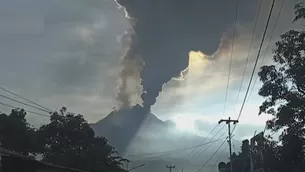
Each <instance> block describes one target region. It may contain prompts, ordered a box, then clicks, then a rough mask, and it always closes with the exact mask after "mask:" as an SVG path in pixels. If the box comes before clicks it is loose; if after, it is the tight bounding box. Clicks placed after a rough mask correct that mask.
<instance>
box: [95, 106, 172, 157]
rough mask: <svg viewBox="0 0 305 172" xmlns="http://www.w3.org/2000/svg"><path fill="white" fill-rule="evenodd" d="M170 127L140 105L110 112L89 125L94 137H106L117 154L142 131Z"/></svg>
mask: <svg viewBox="0 0 305 172" xmlns="http://www.w3.org/2000/svg"><path fill="white" fill-rule="evenodd" d="M169 126H170V125H169V123H167V122H163V121H162V120H160V119H159V118H157V117H156V116H155V115H154V114H152V113H151V112H150V111H147V110H146V109H145V108H143V107H142V106H140V105H136V106H134V107H132V108H123V109H120V110H115V111H112V112H111V113H110V114H109V115H107V116H106V117H105V118H103V119H101V120H99V121H98V122H96V123H94V124H91V127H92V128H93V130H94V131H95V134H96V136H103V137H106V138H107V139H108V141H109V143H110V144H111V145H113V146H114V147H115V148H116V149H117V150H118V151H119V152H124V151H125V149H126V148H127V147H128V145H129V144H130V142H131V141H132V140H133V139H134V138H135V137H136V136H137V135H138V134H139V133H141V132H143V131H154V132H157V133H159V132H161V131H160V130H164V129H165V128H168V127H169Z"/></svg>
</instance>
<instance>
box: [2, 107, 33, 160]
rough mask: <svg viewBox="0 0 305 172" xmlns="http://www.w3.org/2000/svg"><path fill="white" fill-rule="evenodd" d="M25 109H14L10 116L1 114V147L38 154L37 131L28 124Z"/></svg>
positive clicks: (24, 153) (21, 152) (23, 152)
mask: <svg viewBox="0 0 305 172" xmlns="http://www.w3.org/2000/svg"><path fill="white" fill-rule="evenodd" d="M25 116H26V112H25V111H24V110H23V109H13V110H12V111H11V113H10V114H9V115H6V114H0V144H1V147H3V148H5V149H9V150H11V151H14V152H17V153H20V154H23V155H25V156H28V155H31V154H36V153H37V151H38V150H37V148H38V146H37V145H36V141H37V136H36V129H35V128H34V127H32V126H30V124H29V123H27V121H26V119H25Z"/></svg>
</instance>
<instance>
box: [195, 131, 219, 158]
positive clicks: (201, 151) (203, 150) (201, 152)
mask: <svg viewBox="0 0 305 172" xmlns="http://www.w3.org/2000/svg"><path fill="white" fill-rule="evenodd" d="M224 127H225V125H223V126H222V128H221V129H220V130H218V131H217V133H216V134H215V135H214V137H212V138H211V140H213V139H214V138H215V137H216V136H217V135H218V134H219V133H220V132H221V131H222V130H223V129H224ZM224 135H225V133H222V135H220V136H219V137H218V139H219V138H221V137H223V136H224ZM211 146H212V145H209V146H208V147H206V148H204V149H201V150H200V151H199V152H198V154H196V156H199V155H201V154H203V153H204V152H205V151H206V150H208V149H209V148H210V147H211Z"/></svg>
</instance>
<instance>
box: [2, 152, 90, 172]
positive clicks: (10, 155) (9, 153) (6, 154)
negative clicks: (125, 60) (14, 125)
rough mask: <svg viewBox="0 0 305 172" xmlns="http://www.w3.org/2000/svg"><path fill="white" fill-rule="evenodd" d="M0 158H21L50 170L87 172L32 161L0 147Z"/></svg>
mask: <svg viewBox="0 0 305 172" xmlns="http://www.w3.org/2000/svg"><path fill="white" fill-rule="evenodd" d="M0 156H8V157H15V158H22V159H24V160H26V161H32V162H34V163H37V164H38V165H42V166H48V167H51V168H58V169H62V170H67V171H71V172H87V171H84V170H78V169H74V168H70V167H64V166H59V165H54V164H51V163H47V162H43V161H38V160H35V159H32V158H30V157H27V156H24V155H22V154H19V153H16V152H13V151H10V150H8V149H5V148H3V147H0Z"/></svg>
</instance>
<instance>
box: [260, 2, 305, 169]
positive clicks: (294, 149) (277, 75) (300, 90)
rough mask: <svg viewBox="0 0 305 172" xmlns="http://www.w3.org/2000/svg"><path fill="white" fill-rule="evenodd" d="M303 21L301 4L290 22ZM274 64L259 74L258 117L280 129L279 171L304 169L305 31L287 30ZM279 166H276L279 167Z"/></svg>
mask: <svg viewBox="0 0 305 172" xmlns="http://www.w3.org/2000/svg"><path fill="white" fill-rule="evenodd" d="M302 19H305V6H304V3H299V4H297V5H296V6H295V18H294V22H296V21H300V20H302ZM273 61H274V65H266V66H263V67H262V68H261V70H260V72H259V77H260V80H261V81H262V82H263V85H262V87H261V89H260V90H259V95H260V96H262V97H264V98H265V101H264V102H263V103H262V105H261V106H260V112H259V113H260V114H261V113H267V114H271V115H273V118H272V119H271V120H269V121H267V126H268V128H269V129H271V130H273V131H278V130H279V129H282V130H283V132H282V134H281V136H280V138H279V140H280V141H281V144H282V146H281V147H280V149H279V152H280V153H279V154H280V155H281V156H280V160H281V162H282V163H285V166H282V168H281V170H282V171H287V170H288V171H298V170H302V171H304V170H305V166H304V165H303V164H305V156H304V155H305V149H304V146H303V145H304V144H305V139H304V138H305V31H304V30H289V31H288V32H286V33H284V34H283V35H281V40H280V41H278V42H276V49H275V50H274V56H273ZM279 166H280V165H279Z"/></svg>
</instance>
